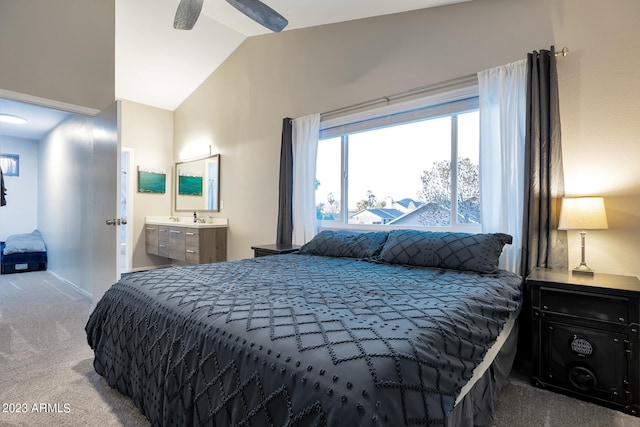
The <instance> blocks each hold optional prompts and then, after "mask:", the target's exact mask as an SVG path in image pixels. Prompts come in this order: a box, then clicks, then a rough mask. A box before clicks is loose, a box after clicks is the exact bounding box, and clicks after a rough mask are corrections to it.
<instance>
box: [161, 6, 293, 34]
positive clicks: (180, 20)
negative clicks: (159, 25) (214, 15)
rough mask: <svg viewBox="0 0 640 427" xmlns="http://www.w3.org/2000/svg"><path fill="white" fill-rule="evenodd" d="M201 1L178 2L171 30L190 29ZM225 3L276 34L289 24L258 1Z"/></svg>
mask: <svg viewBox="0 0 640 427" xmlns="http://www.w3.org/2000/svg"><path fill="white" fill-rule="evenodd" d="M203 1H204V0H180V4H179V5H178V10H177V11H176V17H175V19H174V21H173V28H175V29H178V30H190V29H192V28H193V26H194V25H195V24H196V21H197V20H198V17H199V16H200V11H201V10H202V2H203ZM227 3H229V4H230V5H231V6H233V7H235V8H236V9H238V10H239V11H240V12H242V13H244V14H245V15H247V16H248V17H249V18H251V19H253V20H254V21H256V22H257V23H258V24H260V25H262V26H264V27H267V28H268V29H270V30H271V31H274V32H276V33H278V32H280V31H282V29H283V28H284V27H286V26H287V24H288V23H289V21H287V20H286V18H284V17H283V16H282V15H280V14H279V13H278V12H276V11H275V10H273V9H271V8H270V7H269V6H267V5H266V4H264V3H262V2H261V1H259V0H227Z"/></svg>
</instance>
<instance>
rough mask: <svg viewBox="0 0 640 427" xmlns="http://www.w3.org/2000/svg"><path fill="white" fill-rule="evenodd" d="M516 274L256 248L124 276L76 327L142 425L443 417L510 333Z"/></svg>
mask: <svg viewBox="0 0 640 427" xmlns="http://www.w3.org/2000/svg"><path fill="white" fill-rule="evenodd" d="M520 285H521V279H520V278H519V277H518V276H516V275H513V274H511V273H508V272H505V271H500V272H498V273H496V274H479V273H473V272H468V271H457V270H446V269H435V268H422V267H407V266H403V265H386V264H376V263H371V262H365V261H360V260H356V259H345V258H331V257H323V256H310V255H298V254H290V255H280V256H272V257H261V258H255V259H246V260H240V261H232V262H225V263H218V264H205V265H198V266H187V267H172V268H168V269H162V270H154V271H149V272H139V273H135V274H132V275H130V276H128V277H126V278H123V279H122V280H121V281H120V282H118V283H117V284H115V285H114V286H113V287H112V288H110V289H109V290H108V291H107V292H106V293H105V295H104V297H103V298H102V299H101V300H100V301H99V302H98V304H97V305H96V308H95V310H94V312H93V313H92V314H91V317H90V319H89V321H88V323H87V326H86V331H87V338H88V342H89V345H90V346H91V347H92V348H93V350H94V353H95V359H94V367H95V369H96V371H97V372H98V373H99V374H100V375H102V376H104V377H105V378H106V380H107V382H108V383H109V384H110V385H111V386H112V387H115V388H117V389H118V390H119V391H120V392H122V393H124V394H126V395H128V396H131V397H132V399H133V401H134V403H135V404H136V405H137V406H138V407H139V408H140V409H141V410H142V411H143V413H144V414H145V415H146V416H147V418H148V419H149V420H150V421H151V423H152V425H162V426H169V425H231V424H243V423H245V424H252V425H285V424H291V423H294V424H302V425H312V424H328V425H411V424H423V425H424V424H426V425H447V418H448V416H449V414H450V413H451V412H452V410H453V408H454V405H455V404H456V400H457V399H459V398H461V396H466V395H467V394H468V391H466V390H464V388H465V385H467V384H469V382H470V381H471V380H472V378H473V377H474V372H476V375H477V377H478V378H479V377H486V375H483V374H482V373H481V372H480V371H481V370H482V369H483V368H482V366H481V364H482V362H483V360H485V358H486V357H487V355H488V353H490V351H491V350H492V348H494V349H495V351H496V353H497V352H498V347H500V345H499V344H498V345H497V347H496V342H497V340H498V338H499V337H500V336H501V334H503V337H504V336H508V335H509V334H508V330H507V332H503V331H505V330H506V329H508V328H509V323H510V322H512V320H513V318H514V316H515V314H516V313H517V312H518V310H519V307H520V299H521V290H520ZM505 328H506V329H505ZM479 367H480V368H479ZM486 369H488V368H486V367H485V370H486ZM469 387H470V386H469Z"/></svg>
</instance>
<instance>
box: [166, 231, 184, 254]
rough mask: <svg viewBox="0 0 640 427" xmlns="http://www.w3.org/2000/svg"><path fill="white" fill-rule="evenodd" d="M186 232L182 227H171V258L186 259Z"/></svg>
mask: <svg viewBox="0 0 640 427" xmlns="http://www.w3.org/2000/svg"><path fill="white" fill-rule="evenodd" d="M185 243H186V239H185V233H184V229H183V228H182V227H169V258H172V259H177V260H178V261H184V260H185Z"/></svg>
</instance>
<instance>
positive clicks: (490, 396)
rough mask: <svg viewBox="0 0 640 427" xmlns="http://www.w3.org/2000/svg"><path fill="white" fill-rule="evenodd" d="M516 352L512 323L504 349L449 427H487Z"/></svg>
mask: <svg viewBox="0 0 640 427" xmlns="http://www.w3.org/2000/svg"><path fill="white" fill-rule="evenodd" d="M517 348H518V322H517V321H516V322H515V323H514V325H513V328H512V329H511V332H510V334H509V336H508V337H507V339H506V341H505V343H504V345H503V346H502V348H501V349H500V351H499V352H498V354H497V356H496V358H495V359H494V360H493V363H491V365H490V366H489V368H488V369H487V370H486V371H485V373H484V375H482V377H480V379H479V380H478V381H477V382H476V383H475V385H474V386H473V387H472V388H471V390H469V392H468V393H467V394H466V395H465V396H464V397H463V398H462V400H461V401H459V402H458V403H457V404H456V406H454V407H453V410H452V411H451V413H450V414H449V416H448V417H447V425H448V426H449V427H484V426H486V427H490V426H491V425H493V422H494V419H493V413H494V408H495V405H496V401H497V400H498V394H499V392H500V389H501V388H502V386H503V385H504V384H505V383H506V382H507V379H508V377H509V373H510V372H511V368H512V366H513V362H514V360H515V357H516V350H517Z"/></svg>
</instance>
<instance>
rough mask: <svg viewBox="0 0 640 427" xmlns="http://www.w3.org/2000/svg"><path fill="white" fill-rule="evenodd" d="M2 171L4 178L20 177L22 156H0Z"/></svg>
mask: <svg viewBox="0 0 640 427" xmlns="http://www.w3.org/2000/svg"><path fill="white" fill-rule="evenodd" d="M0 169H2V174H3V175H4V176H20V156H19V155H18V154H0Z"/></svg>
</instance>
